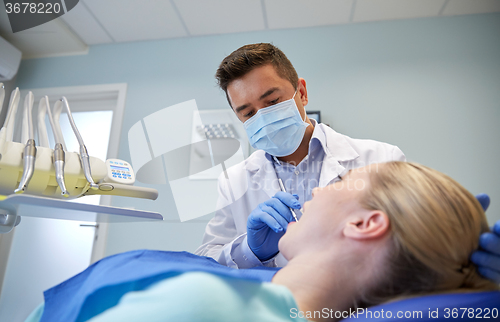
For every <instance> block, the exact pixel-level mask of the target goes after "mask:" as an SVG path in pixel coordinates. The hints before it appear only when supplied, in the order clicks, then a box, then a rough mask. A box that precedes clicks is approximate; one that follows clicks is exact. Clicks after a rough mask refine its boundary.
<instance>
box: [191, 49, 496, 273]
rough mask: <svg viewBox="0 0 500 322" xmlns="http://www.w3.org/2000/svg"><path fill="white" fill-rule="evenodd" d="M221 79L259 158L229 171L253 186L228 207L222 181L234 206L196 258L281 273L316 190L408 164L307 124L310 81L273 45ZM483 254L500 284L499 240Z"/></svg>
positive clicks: (242, 59)
mask: <svg viewBox="0 0 500 322" xmlns="http://www.w3.org/2000/svg"><path fill="white" fill-rule="evenodd" d="M216 78H217V81H218V84H219V86H220V87H221V89H223V90H224V92H225V93H226V97H227V100H228V102H229V105H230V106H231V107H232V109H233V111H234V112H235V113H236V115H237V117H238V118H239V120H240V121H241V122H243V125H244V127H245V129H246V132H247V135H248V139H249V141H250V144H251V145H252V146H253V147H254V148H255V149H257V151H256V152H254V153H253V154H252V155H251V156H250V157H249V158H248V159H246V160H245V161H243V162H242V163H240V164H237V165H235V166H233V167H231V168H230V169H228V172H229V173H230V175H232V176H234V177H236V178H239V179H238V180H239V181H241V182H247V183H248V187H247V190H246V193H245V194H244V195H243V197H242V198H240V199H238V200H236V201H235V202H233V203H230V202H228V199H229V196H230V187H229V186H228V184H227V183H226V181H225V180H224V179H223V177H222V176H221V177H220V178H219V203H221V204H222V203H225V204H229V205H228V206H226V207H223V208H222V209H220V210H218V211H217V212H216V214H215V217H214V218H213V219H212V220H211V221H210V222H209V223H208V225H207V227H206V230H205V236H204V238H203V244H202V245H201V246H200V247H199V248H198V250H197V251H196V254H198V255H204V256H210V257H213V258H214V259H216V260H217V261H218V262H220V263H221V264H224V265H227V266H229V267H238V268H249V267H255V266H278V267H279V266H284V265H286V263H287V261H286V260H285V258H284V257H282V256H281V254H279V251H278V241H279V240H280V238H281V237H282V236H283V234H284V233H285V231H286V230H287V226H288V223H290V222H292V221H294V219H293V215H292V211H291V210H292V209H296V212H298V211H297V210H298V209H300V208H301V204H303V203H304V202H306V201H309V200H310V199H311V197H312V196H311V192H312V189H314V188H316V187H325V186H327V185H329V184H331V183H334V182H336V181H340V180H341V178H342V176H344V175H345V174H346V173H347V172H348V171H349V170H350V169H355V168H360V167H363V166H366V165H368V164H373V163H381V162H388V161H405V160H406V159H405V156H404V154H403V152H402V151H401V150H400V149H399V148H398V147H396V146H393V145H389V144H387V143H382V142H377V141H373V140H359V139H352V138H350V137H347V136H345V135H342V134H340V133H337V132H335V131H334V130H333V129H331V128H330V127H328V126H327V125H325V124H318V123H317V122H316V121H314V120H311V119H309V118H308V117H307V115H306V112H305V109H304V107H305V106H306V105H307V103H308V96H307V88H306V81H305V80H304V79H303V78H299V77H298V75H297V72H296V71H295V69H294V67H293V65H292V64H291V62H290V61H289V60H288V59H287V57H286V56H285V54H284V53H283V52H282V51H281V50H280V49H278V48H277V47H275V46H273V45H272V44H267V43H259V44H251V45H245V46H243V47H241V48H239V49H237V50H236V51H234V52H233V53H231V54H230V55H229V56H227V57H226V58H225V59H224V60H223V61H222V63H221V64H220V66H219V68H218V70H217V72H216ZM278 178H279V179H281V180H282V181H283V182H284V186H285V189H286V191H287V192H284V191H282V190H283V189H280V185H279V184H278ZM298 215H299V221H300V216H301V214H300V212H298ZM496 233H497V234H500V232H496ZM481 246H482V247H483V248H484V250H487V251H489V252H485V251H478V252H476V253H474V256H473V260H475V262H476V264H478V265H480V266H481V267H480V272H482V273H483V275H485V276H486V277H488V278H490V279H493V280H496V281H497V282H500V267H498V266H499V265H496V264H495V263H496V262H500V256H499V255H500V237H499V236H497V235H496V234H494V233H489V234H487V235H483V236H482V237H481Z"/></svg>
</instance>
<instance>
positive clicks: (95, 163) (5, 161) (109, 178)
mask: <svg viewBox="0 0 500 322" xmlns="http://www.w3.org/2000/svg"><path fill="white" fill-rule="evenodd" d="M4 99H5V89H4V88H3V84H2V83H0V107H1V106H2V103H3V100H4ZM19 99H20V92H19V89H18V88H16V89H15V90H14V91H13V92H12V95H11V97H10V101H9V110H8V112H7V116H6V119H5V123H4V126H3V127H2V129H0V195H4V196H7V197H2V196H0V233H5V232H8V231H10V230H11V229H12V228H13V227H14V226H15V225H17V224H19V219H20V217H19V215H18V216H16V214H15V213H13V211H14V212H15V209H18V208H19V207H20V206H19V205H18V203H23V202H24V203H26V202H29V203H32V202H33V201H37V200H38V199H40V197H42V198H41V199H44V200H45V199H47V198H49V199H51V200H53V201H50V202H49V203H50V204H51V205H55V206H54V207H56V208H63V209H65V208H67V207H68V205H67V204H66V201H62V200H56V199H61V198H65V199H66V198H67V199H74V198H78V197H82V196H86V195H116V196H124V197H135V198H144V199H150V200H155V199H156V198H157V197H158V191H157V190H155V189H151V188H146V187H138V186H133V185H132V184H133V183H134V181H135V176H134V174H133V170H132V167H131V166H130V165H129V164H128V163H127V162H126V161H123V160H116V159H113V160H107V161H106V162H103V161H102V160H100V159H98V158H95V157H92V156H89V155H88V152H87V148H86V147H85V145H84V142H83V139H82V137H81V135H80V133H79V131H78V129H77V127H76V124H75V122H74V120H73V117H72V115H71V110H70V108H69V104H68V101H67V99H66V98H65V97H62V98H61V99H60V100H58V101H57V102H56V104H55V106H54V113H53V114H52V111H51V109H50V105H49V99H48V97H46V96H45V97H43V98H42V99H41V100H40V104H39V108H38V113H39V115H38V118H37V120H38V122H37V124H38V141H39V142H40V146H36V144H35V137H34V130H33V121H32V108H33V101H34V97H33V94H32V93H31V92H29V93H28V94H27V95H26V98H25V100H24V114H23V128H22V141H24V142H26V144H22V143H19V142H13V133H14V123H15V119H16V113H17V108H18V105H19ZM63 108H65V109H66V112H67V115H68V119H69V122H70V124H71V126H72V128H73V132H74V133H75V136H76V137H77V140H78V143H79V144H80V153H76V152H69V151H67V150H66V148H65V143H64V138H63V136H62V131H61V128H60V125H59V116H60V113H61V111H62V109H63ZM46 114H47V115H48V118H49V122H50V126H51V127H52V132H53V133H54V139H55V142H56V143H55V146H54V149H51V148H49V147H48V136H47V129H46V126H45V115H46ZM114 162H116V164H115V163H114ZM118 163H122V165H120V166H119V167H121V168H126V169H118V170H117V168H116V167H117V166H118ZM125 170H126V171H125ZM14 192H15V193H16V194H13V193H14ZM20 193H21V194H23V193H24V194H27V195H29V196H26V197H22V198H21V196H22V195H17V194H20ZM24 194H23V196H24ZM32 195H34V196H40V197H32ZM18 197H19V198H18ZM47 202H48V201H47ZM11 204H14V205H16V206H15V207H14V208H15V209H14V208H12V206H11ZM71 204H72V205H74V204H75V203H71ZM76 204H78V203H76ZM97 207H101V208H102V209H101V208H100V211H99V213H103V214H105V213H109V214H112V215H123V216H128V217H130V216H132V217H134V216H137V217H138V218H139V217H140V218H146V219H156V220H158V219H160V218H161V219H162V218H163V217H162V216H161V215H160V214H158V213H153V212H146V211H140V210H128V211H129V212H131V213H126V214H125V213H124V209H123V210H122V209H121V208H116V207H106V206H97ZM21 208H22V207H21ZM80 208H81V209H84V208H83V207H80ZM5 209H8V213H6V212H5ZM13 209H14V210H13ZM117 210H121V211H117ZM80 211H89V210H80ZM25 215H28V216H31V214H25ZM34 216H37V215H34ZM128 217H127V218H128ZM51 218H52V217H51ZM61 219H62V218H61ZM64 219H71V218H64Z"/></svg>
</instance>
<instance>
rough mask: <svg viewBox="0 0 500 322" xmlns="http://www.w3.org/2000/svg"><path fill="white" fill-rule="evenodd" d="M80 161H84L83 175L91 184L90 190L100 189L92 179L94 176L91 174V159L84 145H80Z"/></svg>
mask: <svg viewBox="0 0 500 322" xmlns="http://www.w3.org/2000/svg"><path fill="white" fill-rule="evenodd" d="M80 159H81V161H82V168H83V174H84V175H85V178H86V179H87V181H88V182H89V184H90V189H92V190H97V189H99V186H98V185H97V184H96V183H95V182H94V179H92V175H91V172H90V158H89V154H88V153H87V148H86V147H85V146H84V145H80Z"/></svg>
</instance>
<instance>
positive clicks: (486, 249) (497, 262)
mask: <svg viewBox="0 0 500 322" xmlns="http://www.w3.org/2000/svg"><path fill="white" fill-rule="evenodd" d="M476 198H477V200H478V201H479V203H480V204H481V206H482V207H483V209H484V211H486V209H488V206H489V205H490V198H489V197H488V195H486V194H481V195H478V196H476ZM471 260H472V261H473V262H474V264H476V265H477V270H478V272H479V273H480V274H481V275H483V277H485V278H487V279H489V280H492V281H494V282H495V283H497V284H499V283H500V220H499V221H497V222H496V223H495V225H494V226H493V228H492V229H491V232H490V233H484V234H482V235H481V236H480V237H479V250H477V251H475V252H474V253H472V256H471Z"/></svg>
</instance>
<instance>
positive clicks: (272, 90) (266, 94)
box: [259, 87, 279, 100]
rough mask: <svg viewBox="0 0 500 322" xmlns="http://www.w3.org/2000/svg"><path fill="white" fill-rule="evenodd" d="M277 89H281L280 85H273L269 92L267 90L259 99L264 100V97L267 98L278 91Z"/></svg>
mask: <svg viewBox="0 0 500 322" xmlns="http://www.w3.org/2000/svg"><path fill="white" fill-rule="evenodd" d="M277 90H279V88H278V87H273V88H271V89H270V90H268V91H267V92H265V93H264V94H262V95H261V96H260V97H259V100H263V99H264V98H266V97H267V96H269V95H271V94H272V93H274V92H276V91H277Z"/></svg>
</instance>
